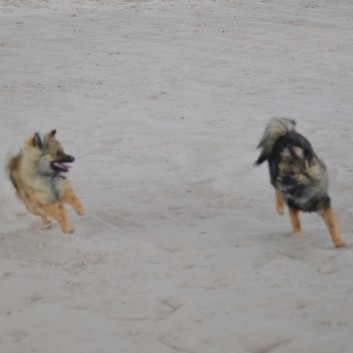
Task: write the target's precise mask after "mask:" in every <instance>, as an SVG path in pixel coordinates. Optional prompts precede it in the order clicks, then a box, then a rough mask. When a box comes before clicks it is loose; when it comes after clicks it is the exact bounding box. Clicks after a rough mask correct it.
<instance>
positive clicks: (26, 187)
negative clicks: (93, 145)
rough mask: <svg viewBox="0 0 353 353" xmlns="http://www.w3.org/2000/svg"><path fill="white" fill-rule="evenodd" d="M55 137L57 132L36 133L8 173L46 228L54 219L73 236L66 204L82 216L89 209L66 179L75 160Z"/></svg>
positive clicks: (21, 195)
mask: <svg viewBox="0 0 353 353" xmlns="http://www.w3.org/2000/svg"><path fill="white" fill-rule="evenodd" d="M55 134H56V131H55V130H53V131H51V132H49V133H47V134H46V135H42V134H40V133H35V134H34V136H32V137H31V138H30V139H28V140H27V141H26V142H25V144H24V147H23V148H22V150H21V151H20V152H19V153H17V154H16V155H14V156H12V157H10V159H9V161H8V164H7V167H8V173H9V177H10V180H11V182H12V184H13V185H14V187H15V189H16V195H17V196H18V198H19V199H20V200H21V201H22V202H23V203H24V204H25V206H26V208H27V209H28V211H29V212H31V213H33V214H35V215H36V216H39V217H41V219H42V223H43V228H49V227H50V225H51V223H50V220H49V217H52V218H54V219H56V220H57V221H58V222H59V224H60V227H61V230H62V231H63V232H64V233H72V232H73V231H74V230H73V228H72V226H71V224H70V221H69V219H68V216H67V213H66V210H65V208H64V204H65V203H68V204H70V205H71V206H72V207H73V208H74V210H75V211H76V213H77V214H80V215H83V214H84V212H85V210H84V207H83V206H82V204H81V202H80V201H79V199H78V198H77V197H76V195H75V193H74V191H73V189H72V187H71V185H70V182H69V180H68V179H67V177H66V173H67V172H68V171H69V166H68V165H67V164H66V163H72V162H73V161H74V157H72V156H70V155H68V154H65V153H64V150H63V148H62V147H61V145H60V143H59V141H58V140H57V139H56V138H55Z"/></svg>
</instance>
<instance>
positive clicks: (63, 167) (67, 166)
mask: <svg viewBox="0 0 353 353" xmlns="http://www.w3.org/2000/svg"><path fill="white" fill-rule="evenodd" d="M55 165H56V166H57V167H59V168H61V169H65V170H69V169H70V167H71V166H70V165H67V164H65V163H58V162H56V163H55Z"/></svg>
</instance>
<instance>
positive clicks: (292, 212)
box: [288, 207, 302, 234]
mask: <svg viewBox="0 0 353 353" xmlns="http://www.w3.org/2000/svg"><path fill="white" fill-rule="evenodd" d="M288 213H289V219H290V222H291V224H292V228H293V232H294V233H295V234H300V233H301V231H302V229H301V225H300V220H299V212H298V211H297V210H296V209H295V208H292V207H289V212H288Z"/></svg>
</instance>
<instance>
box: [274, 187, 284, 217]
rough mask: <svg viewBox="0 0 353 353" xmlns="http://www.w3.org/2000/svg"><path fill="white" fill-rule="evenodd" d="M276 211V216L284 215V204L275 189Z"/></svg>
mask: <svg viewBox="0 0 353 353" xmlns="http://www.w3.org/2000/svg"><path fill="white" fill-rule="evenodd" d="M275 200H276V211H277V212H278V214H280V215H283V214H284V202H283V198H282V195H281V193H280V191H278V190H277V189H276V188H275Z"/></svg>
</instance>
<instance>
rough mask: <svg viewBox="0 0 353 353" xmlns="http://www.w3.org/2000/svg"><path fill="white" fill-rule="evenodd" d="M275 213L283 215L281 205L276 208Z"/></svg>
mask: <svg viewBox="0 0 353 353" xmlns="http://www.w3.org/2000/svg"><path fill="white" fill-rule="evenodd" d="M276 211H277V213H278V214H279V215H281V216H283V215H284V207H283V206H282V205H278V206H276Z"/></svg>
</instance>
